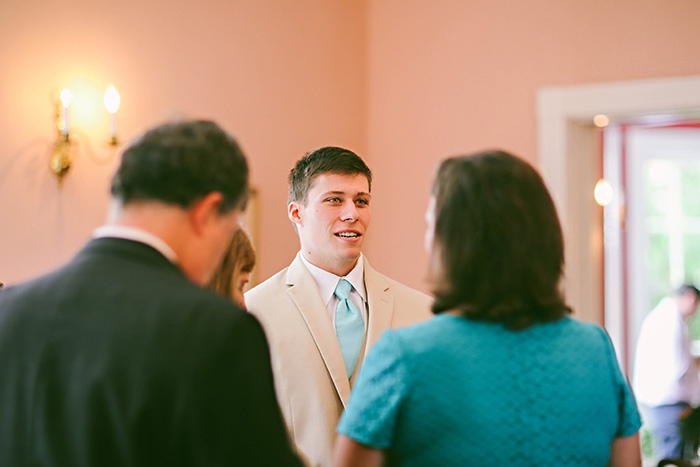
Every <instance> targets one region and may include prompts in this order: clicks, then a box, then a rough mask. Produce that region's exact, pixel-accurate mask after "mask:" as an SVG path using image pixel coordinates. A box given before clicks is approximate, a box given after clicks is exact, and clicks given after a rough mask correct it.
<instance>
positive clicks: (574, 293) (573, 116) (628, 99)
mask: <svg viewBox="0 0 700 467" xmlns="http://www.w3.org/2000/svg"><path fill="white" fill-rule="evenodd" d="M536 99H537V148H538V149H537V155H538V159H537V160H538V165H539V169H540V172H541V173H542V177H543V178H544V180H545V182H546V183H547V186H548V188H549V190H550V192H551V194H552V197H553V198H554V202H555V204H556V206H557V210H558V212H559V216H560V219H561V222H562V228H563V229H564V235H565V244H566V249H567V264H566V271H565V278H564V284H563V286H564V289H565V292H566V295H567V300H568V301H569V303H570V304H571V305H572V307H573V308H574V309H575V310H576V313H577V315H578V316H579V317H580V318H582V319H584V320H587V321H597V322H600V311H599V310H600V304H601V303H602V297H601V296H600V295H601V293H602V292H601V291H600V290H595V289H596V286H595V284H596V280H595V279H596V277H595V274H596V265H597V264H600V260H601V258H600V257H598V256H599V255H600V253H599V252H596V251H595V246H594V245H592V243H593V242H592V241H591V239H590V238H589V237H588V236H587V235H582V232H581V231H580V229H581V227H582V226H581V221H582V220H583V219H590V212H591V210H590V207H589V206H587V205H585V203H580V202H574V201H575V200H581V199H585V193H582V192H581V191H580V190H582V189H584V187H582V186H581V184H580V183H577V181H579V180H581V179H582V177H583V178H590V176H591V172H590V171H592V170H593V167H594V165H595V164H593V163H592V161H590V160H588V161H586V160H580V159H578V160H577V159H574V158H576V157H579V158H580V157H594V155H593V154H590V153H589V152H587V149H586V148H583V149H580V148H579V145H580V144H581V143H585V141H581V140H580V138H581V137H582V136H581V135H582V134H583V135H585V132H583V133H582V132H581V131H580V128H581V125H582V124H584V125H592V119H593V117H594V116H595V115H598V114H605V115H607V116H608V117H609V118H610V119H611V120H613V121H614V120H618V119H619V120H624V119H630V118H635V117H643V116H645V115H664V114H669V115H683V116H685V117H688V116H692V117H695V118H697V117H698V116H699V115H700V114H699V113H698V111H699V110H700V75H694V76H685V77H672V78H655V79H644V80H634V81H622V82H610V83H598V84H584V85H575V86H547V87H543V88H540V89H538V90H537V95H536ZM593 134H594V132H590V135H593ZM583 137H584V138H585V136H583ZM589 137H590V136H589ZM588 143H592V141H589V142H588ZM583 146H590V144H583ZM574 149H575V150H574ZM579 149H580V151H579ZM581 168H583V170H588V171H589V172H588V173H581V172H580V170H582V169H581ZM574 177H576V178H574ZM591 190H592V187H591ZM589 227H591V228H592V227H593V226H592V225H591V226H589ZM584 230H585V229H584ZM598 275H599V274H598ZM598 289H599V287H598ZM596 310H598V311H596ZM607 312H608V310H606V313H607ZM606 321H608V322H610V324H612V326H611V328H612V329H608V331H609V332H610V331H613V332H611V337H612V338H613V341H614V342H615V341H617V342H619V340H620V337H621V334H620V335H617V334H618V333H621V332H623V330H622V329H620V326H619V324H620V323H621V322H620V316H614V315H612V316H611V315H609V314H608V315H606ZM613 323H615V324H613ZM625 351H626V349H625V350H623V349H620V348H619V347H618V353H623V352H625ZM620 357H621V358H622V355H620Z"/></svg>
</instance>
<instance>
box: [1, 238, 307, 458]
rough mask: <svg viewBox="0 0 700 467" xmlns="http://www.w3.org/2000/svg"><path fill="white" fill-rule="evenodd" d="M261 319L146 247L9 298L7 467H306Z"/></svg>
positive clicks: (106, 254)
mask: <svg viewBox="0 0 700 467" xmlns="http://www.w3.org/2000/svg"><path fill="white" fill-rule="evenodd" d="M297 462H298V460H297V459H296V457H295V455H294V454H293V453H292V450H291V448H290V445H289V443H288V439H287V435H286V432H285V428H284V425H283V422H282V417H281V414H280V410H279V406H278V405H277V401H276V399H275V393H274V388H273V380H272V372H271V367H270V355H269V351H268V347H267V341H266V338H265V335H264V333H263V331H262V328H261V326H260V324H259V323H258V321H257V320H256V319H255V318H254V317H253V316H252V315H250V314H248V313H246V312H244V311H243V310H241V309H239V308H237V307H236V306H235V305H233V303H232V302H230V301H229V300H226V299H224V298H220V297H218V296H216V295H214V294H213V293H210V292H208V291H206V290H203V289H202V288H200V287H198V286H197V285H195V284H193V283H191V282H190V281H189V280H188V279H187V278H186V277H185V276H184V274H183V273H182V272H181V271H180V270H179V269H178V268H177V267H176V266H175V265H173V264H171V263H170V262H169V261H168V260H167V259H166V258H164V257H163V256H162V255H161V254H160V253H159V252H157V251H156V250H154V249H153V248H151V247H150V246H147V245H145V244H142V243H138V242H133V241H129V240H121V239H114V238H104V239H97V240H93V241H91V242H90V243H88V244H87V246H86V247H85V248H84V249H83V250H82V251H81V252H80V253H79V254H78V255H77V257H76V258H75V259H74V260H73V261H71V262H70V263H69V264H67V265H66V266H64V267H63V268H61V269H59V270H57V271H55V272H53V273H51V274H49V275H47V276H44V277H41V278H39V279H37V280H34V281H32V282H29V283H27V284H23V285H19V286H17V287H11V288H8V289H5V290H3V291H2V292H0V465H1V466H25V465H32V466H33V465H41V466H49V465H61V466H63V465H65V466H88V465H90V466H109V465H149V466H155V465H164V466H173V465H188V466H189V465H202V466H218V465H246V466H247V465H290V464H291V465H297Z"/></svg>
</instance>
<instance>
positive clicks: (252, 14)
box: [0, 0, 366, 284]
mask: <svg viewBox="0 0 700 467" xmlns="http://www.w3.org/2000/svg"><path fill="white" fill-rule="evenodd" d="M0 30H2V39H0V64H1V65H0V213H1V214H0V281H4V282H5V283H7V284H9V283H16V282H18V281H21V280H25V279H27V278H30V277H33V276H35V275H37V274H40V273H43V272H45V271H47V270H50V269H53V268H54V267H56V266H57V265H58V264H60V263H62V262H64V261H65V260H67V259H69V258H70V257H71V256H73V254H74V253H75V252H76V251H77V250H78V249H79V248H80V247H81V245H82V244H83V243H84V242H85V241H86V239H87V238H88V237H89V235H90V232H91V231H92V229H93V228H94V227H96V226H98V225H99V224H101V223H102V222H103V220H104V217H105V212H106V209H107V205H108V200H109V197H108V185H109V180H110V178H111V174H112V172H113V170H114V167H115V165H114V163H111V164H107V165H105V166H99V165H96V164H94V163H92V162H91V161H90V160H88V157H87V154H86V153H85V151H84V145H78V147H77V148H76V149H77V159H76V160H75V164H74V167H73V169H72V170H71V172H70V173H69V174H68V175H67V177H66V179H65V181H64V184H63V187H62V188H61V189H59V188H58V187H57V184H56V181H55V180H54V179H52V175H51V174H50V173H49V172H48V157H49V151H50V146H51V142H52V138H53V137H54V130H53V122H52V119H53V108H52V104H51V100H50V96H51V93H52V91H53V90H55V89H60V88H61V87H64V86H69V87H70V88H71V90H72V91H73V93H74V95H75V96H76V97H75V101H74V102H75V104H76V105H75V106H73V107H75V108H74V109H73V114H72V116H73V119H72V125H73V126H74V128H76V129H80V130H81V133H84V134H86V135H87V136H88V137H89V141H90V143H91V144H92V146H94V147H95V148H96V152H97V155H99V156H101V155H103V154H105V148H104V147H103V143H104V142H105V141H106V140H107V138H108V134H107V133H108V130H107V127H108V122H107V119H106V118H105V116H104V111H103V110H102V109H101V107H100V106H101V105H102V104H101V93H102V92H103V90H104V88H105V87H106V86H107V85H108V84H109V83H114V85H115V86H116V87H117V89H118V90H119V92H120V93H121V97H122V106H121V109H120V111H119V124H120V128H121V136H122V138H123V139H129V138H132V137H133V136H134V135H136V134H137V133H139V132H141V131H143V130H144V129H145V128H147V127H149V126H152V125H154V124H157V123H160V122H162V121H164V120H166V119H170V118H173V117H185V118H189V117H192V118H195V117H196V118H199V117H203V118H211V119H214V120H216V121H218V122H220V123H221V124H222V125H223V126H224V127H225V128H227V129H229V130H230V131H232V132H233V133H234V134H235V135H236V136H237V137H238V139H239V140H240V142H241V145H242V147H243V149H244V151H245V152H246V154H247V155H248V157H249V160H250V163H251V167H252V180H253V183H254V185H256V186H257V187H258V188H259V192H260V202H259V211H260V214H261V216H260V225H259V228H258V231H259V232H260V238H259V242H258V246H259V250H260V268H259V275H260V276H262V277H265V276H267V275H269V274H271V273H272V272H274V271H275V270H276V269H279V268H280V267H282V265H284V264H286V263H288V262H289V261H290V260H291V258H292V257H293V255H294V254H295V252H296V251H297V249H298V242H297V240H296V235H295V234H294V232H293V230H292V227H291V226H290V223H289V221H288V220H287V218H286V176H287V173H288V171H289V169H290V168H291V166H292V164H293V163H294V162H295V161H296V160H297V159H298V158H299V157H301V156H302V155H303V154H304V153H305V152H307V151H309V150H312V149H314V148H316V147H319V146H322V145H326V144H331V143H332V144H338V145H345V146H348V147H351V148H353V149H355V150H357V151H358V152H364V146H363V145H364V128H365V122H364V117H365V115H366V109H365V94H366V92H365V77H366V72H365V42H364V41H365V37H366V33H365V10H364V6H363V4H362V2H356V1H338V2H321V1H317V0H255V1H249V0H232V1H225V2H215V1H203V2H192V1H189V0H169V1H164V0H148V1H142V0H120V1H115V2H90V1H86V0H84V1H79V0H66V1H63V2H52V4H51V5H48V4H47V3H46V2H41V1H38V0H22V1H19V0H6V1H4V2H3V5H2V8H0ZM79 101H81V102H82V104H81V105H80V106H78V102H79ZM93 103H94V104H95V106H94V108H91V107H90V106H91V105H92V104H93ZM78 107H80V109H79V108H78Z"/></svg>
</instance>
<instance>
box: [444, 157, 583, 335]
mask: <svg viewBox="0 0 700 467" xmlns="http://www.w3.org/2000/svg"><path fill="white" fill-rule="evenodd" d="M432 194H433V196H434V197H435V202H436V204H435V232H434V242H433V245H434V246H433V264H435V265H436V266H435V267H434V268H433V280H434V281H435V286H434V294H435V304H434V306H433V311H434V312H435V313H440V312H442V311H446V310H460V311H461V312H462V314H463V315H464V316H465V317H467V318H471V319H476V320H482V321H491V322H499V323H503V324H504V325H506V326H507V327H509V328H513V329H522V328H525V327H528V326H530V325H532V324H534V323H537V322H545V321H552V320H555V319H558V318H560V317H562V316H564V315H565V314H567V313H570V309H569V308H568V307H567V306H566V304H565V302H564V299H563V297H562V294H561V292H560V290H559V281H560V279H561V276H562V270H563V265H564V245H563V237H562V231H561V226H560V224H559V219H558V217H557V213H556V209H555V207H554V203H553V202H552V198H551V197H550V195H549V192H548V191H547V188H546V187H545V185H544V182H543V181H542V178H541V177H540V176H539V174H538V173H537V172H536V171H535V169H533V168H532V167H531V166H530V165H529V164H528V163H526V162H525V161H523V160H522V159H519V158H517V157H515V156H513V155H511V154H508V153H506V152H503V151H487V152H482V153H478V154H474V155H471V156H462V157H454V158H450V159H447V160H445V161H443V162H442V164H441V165H440V167H439V169H438V173H437V177H436V180H435V182H434V185H433V189H432Z"/></svg>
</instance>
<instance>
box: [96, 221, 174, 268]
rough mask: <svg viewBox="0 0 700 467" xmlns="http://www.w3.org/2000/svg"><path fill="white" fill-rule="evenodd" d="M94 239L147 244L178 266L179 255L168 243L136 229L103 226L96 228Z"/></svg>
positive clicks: (122, 226) (120, 226) (121, 226)
mask: <svg viewBox="0 0 700 467" xmlns="http://www.w3.org/2000/svg"><path fill="white" fill-rule="evenodd" d="M92 238H123V239H125V240H133V241H135V242H140V243H145V244H146V245H148V246H150V247H153V248H155V249H156V250H158V251H159V252H160V253H161V254H162V255H163V256H165V257H166V258H167V259H168V261H170V262H171V263H173V264H177V255H176V254H175V251H173V249H172V248H170V246H169V245H168V244H167V243H165V242H164V241H163V240H162V239H161V238H160V237H157V236H155V235H153V234H152V233H150V232H146V231H145V230H142V229H139V228H136V227H127V226H124V225H103V226H102V227H98V228H96V229H95V230H94V231H93V232H92Z"/></svg>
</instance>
